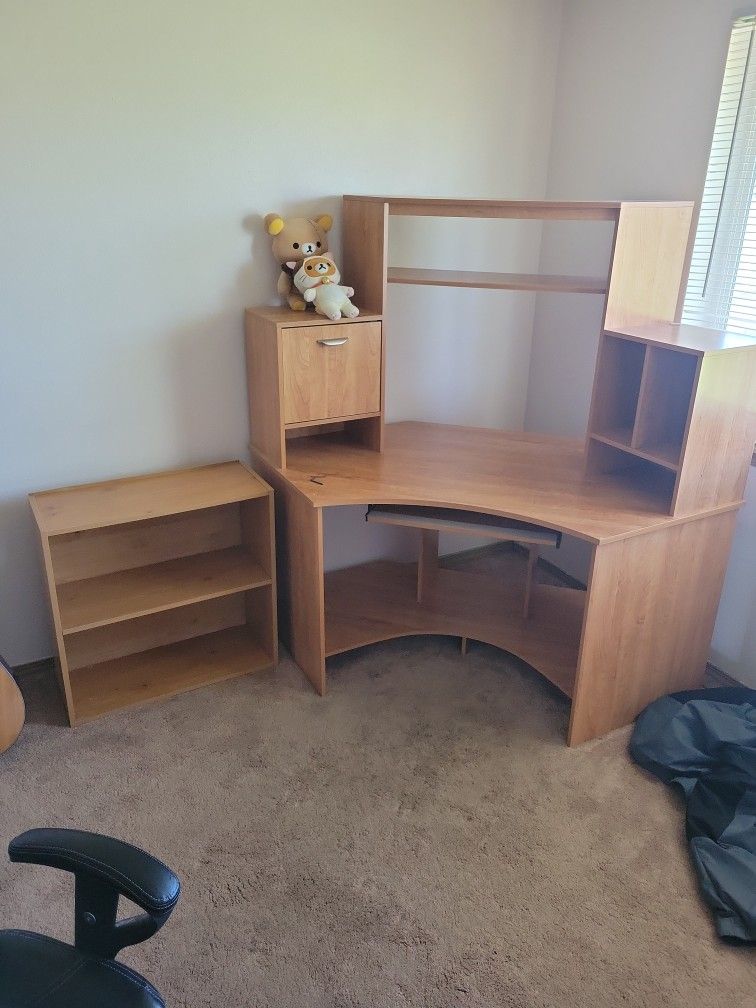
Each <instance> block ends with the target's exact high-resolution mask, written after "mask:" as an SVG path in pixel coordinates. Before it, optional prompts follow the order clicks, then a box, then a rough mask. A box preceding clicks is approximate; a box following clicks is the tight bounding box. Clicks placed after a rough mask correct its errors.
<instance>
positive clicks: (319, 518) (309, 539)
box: [253, 454, 326, 696]
mask: <svg viewBox="0 0 756 1008" xmlns="http://www.w3.org/2000/svg"><path fill="white" fill-rule="evenodd" d="M253 457H254V468H255V469H257V470H258V471H259V472H260V473H261V474H262V476H263V477H264V478H265V479H266V480H267V481H268V483H270V485H271V486H272V487H273V489H274V490H275V505H276V540H277V548H276V555H277V559H278V588H279V595H278V602H279V624H280V629H281V637H282V639H283V641H284V643H285V644H286V646H287V647H288V648H289V650H290V651H291V654H292V657H293V658H294V661H295V662H296V663H297V665H299V667H300V668H301V669H302V671H303V672H304V674H305V675H306V676H307V678H308V679H309V680H310V682H311V683H312V685H313V686H314V687H315V689H316V691H317V692H318V693H319V694H320V695H321V696H323V694H324V693H325V689H326V670H325V605H324V598H323V513H322V511H321V510H320V508H316V507H313V506H312V504H310V502H309V501H308V500H307V499H306V498H305V497H303V496H302V494H301V493H299V491H298V490H295V489H294V488H293V487H292V486H291V484H289V483H287V482H286V480H284V479H282V477H281V473H280V472H279V471H278V470H277V469H274V468H273V467H272V466H270V465H269V464H268V463H267V462H266V460H265V459H264V458H263V457H262V456H259V455H256V454H255V455H254V456H253Z"/></svg>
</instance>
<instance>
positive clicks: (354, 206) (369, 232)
mask: <svg viewBox="0 0 756 1008" xmlns="http://www.w3.org/2000/svg"><path fill="white" fill-rule="evenodd" d="M388 209H389V208H388V203H379V202H375V201H371V200H361V199H359V198H358V197H352V196H345V197H344V199H343V208H342V220H343V224H342V229H343V260H344V261H343V267H342V271H341V272H342V276H343V277H344V282H345V283H347V284H348V285H349V286H350V287H354V290H355V295H354V299H355V303H356V304H357V305H359V307H360V310H361V311H362V312H363V313H364V314H376V315H383V314H384V312H385V309H386V282H387V281H386V274H387V269H388V248H387V246H388Z"/></svg>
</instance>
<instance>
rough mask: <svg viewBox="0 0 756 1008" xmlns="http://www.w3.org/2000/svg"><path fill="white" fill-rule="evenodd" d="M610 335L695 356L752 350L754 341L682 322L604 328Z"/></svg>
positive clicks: (645, 322) (748, 337) (720, 330)
mask: <svg viewBox="0 0 756 1008" xmlns="http://www.w3.org/2000/svg"><path fill="white" fill-rule="evenodd" d="M606 332H607V333H609V334H611V335H612V336H620V337H625V338H626V339H632V340H638V341H639V342H641V343H655V344H658V345H660V346H668V347H670V348H672V349H676V350H685V351H689V352H690V353H695V354H698V355H701V354H706V353H722V352H723V351H725V350H742V349H744V348H748V347H753V348H756V339H754V338H753V337H752V336H744V335H743V334H742V333H736V332H731V331H729V330H727V329H706V328H705V327H703V326H696V325H689V324H687V323H684V322H648V321H640V322H638V323H636V324H630V325H623V326H622V327H621V328H619V327H618V328H616V329H610V328H607V330H606Z"/></svg>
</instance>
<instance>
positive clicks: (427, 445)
mask: <svg viewBox="0 0 756 1008" xmlns="http://www.w3.org/2000/svg"><path fill="white" fill-rule="evenodd" d="M583 447H584V446H583V442H582V441H577V440H574V439H571V438H560V437H553V436H551V435H543V434H523V433H519V432H518V433H513V432H510V431H497V430H490V429H487V428H476V427H453V426H448V425H444V424H430V423H416V422H404V423H396V424H389V425H388V426H387V427H386V441H385V450H384V451H383V452H374V451H370V450H368V449H366V448H363V447H360V446H358V445H355V444H351V443H349V442H347V441H345V440H341V439H334V438H333V436H332V435H331V436H330V437H328V436H326V437H312V438H303V439H301V440H293V441H289V443H288V445H287V461H288V465H287V468H286V469H285V470H284V471H283V474H282V475H283V476H284V478H285V479H286V480H287V481H288V482H289V483H291V484H292V485H293V486H295V487H296V488H297V489H298V490H299V491H300V492H301V493H302V494H303V495H304V496H305V497H306V498H307V499H308V500H309V501H310V502H311V503H312V504H313V505H314V506H315V507H319V508H320V507H333V506H338V505H347V504H379V503H382V504H416V505H428V506H431V505H432V506H437V507H459V508H465V509H467V510H471V511H482V512H487V513H489V514H496V515H502V516H505V517H508V518H516V519H519V520H521V521H528V522H534V523H537V524H540V525H545V526H548V527H550V528H553V529H556V530H558V531H560V532H566V533H568V534H571V535H575V536H577V537H578V538H581V539H585V540H587V541H589V542H592V543H601V542H609V541H612V540H615V539H623V538H626V537H628V536H632V535H637V534H639V533H642V532H647V531H650V530H652V529H654V528H659V527H668V526H670V525H675V524H678V523H679V522H680V521H685V520H686V518H687V519H689V518H690V517H691V516H690V515H688V516H683V517H682V518H681V517H675V518H671V517H670V516H669V515H668V514H667V513H666V512H665V511H664V510H663V508H662V505H661V504H660V503H659V500H658V498H657V497H656V496H655V495H654V494H653V492H651V491H650V490H644V489H638V488H636V487H631V486H629V485H626V484H624V483H623V482H622V481H621V480H620V478H619V477H617V476H614V477H611V478H609V477H605V476H600V477H590V478H587V477H584V476H583ZM313 480H317V481H318V482H317V483H316V482H313ZM739 503H740V502H736V503H734V504H732V505H728V506H727V507H725V508H718V509H713V511H725V510H731V509H732V508H734V507H737V506H738V504H739ZM713 511H712V510H709V511H706V512H702V513H705V514H711V513H713Z"/></svg>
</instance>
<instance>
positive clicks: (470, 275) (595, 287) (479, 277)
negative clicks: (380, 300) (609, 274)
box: [388, 266, 608, 294]
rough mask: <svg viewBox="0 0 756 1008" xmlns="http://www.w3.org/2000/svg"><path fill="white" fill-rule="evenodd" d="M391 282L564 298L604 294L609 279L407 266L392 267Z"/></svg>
mask: <svg viewBox="0 0 756 1008" xmlns="http://www.w3.org/2000/svg"><path fill="white" fill-rule="evenodd" d="M388 282H389V283H396V284H420V285H430V286H434V287H476V288H479V289H485V290H522V291H557V292H559V293H562V294H569V293H572V294H604V293H605V292H606V289H607V283H608V281H607V279H606V277H581V276H545V275H539V274H537V273H482V272H474V271H472V270H441V269H418V268H415V267H404V266H389V269H388Z"/></svg>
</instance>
